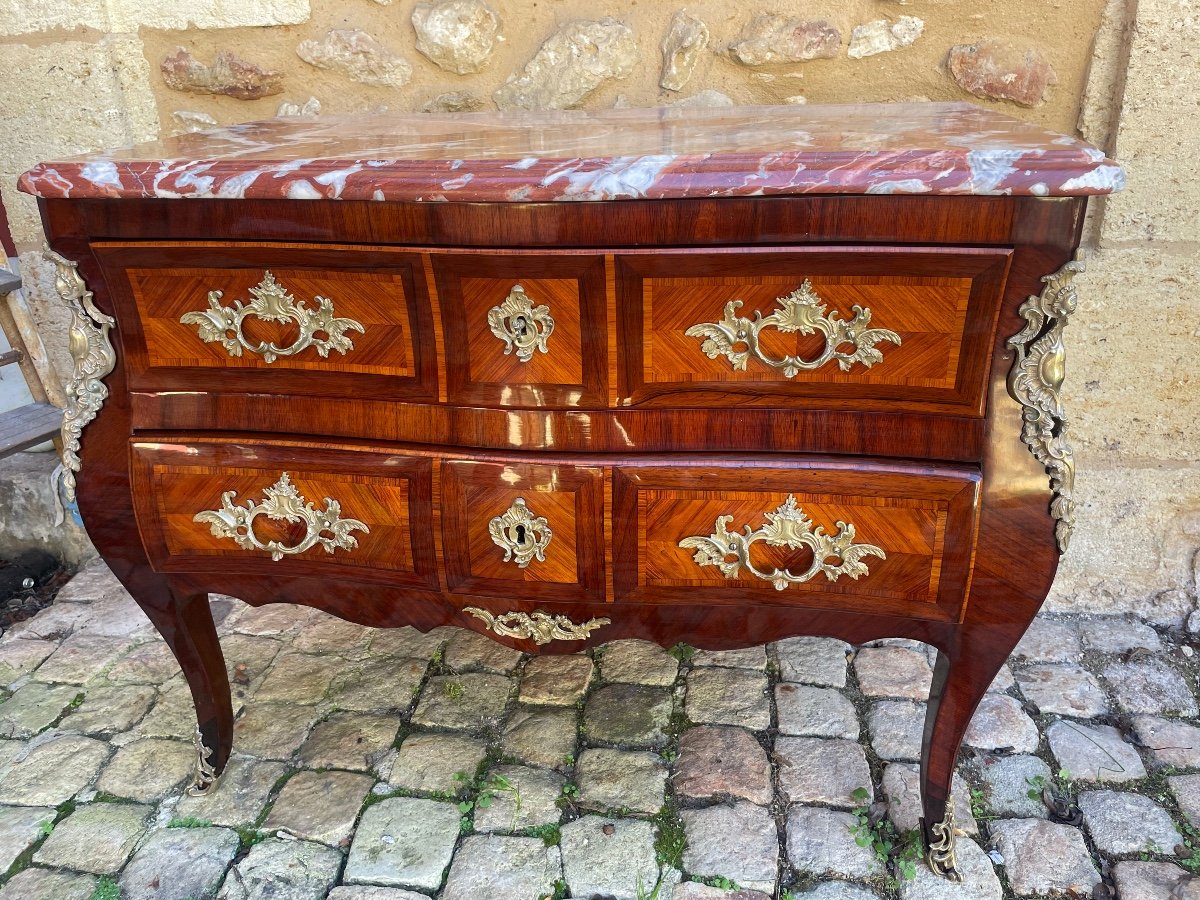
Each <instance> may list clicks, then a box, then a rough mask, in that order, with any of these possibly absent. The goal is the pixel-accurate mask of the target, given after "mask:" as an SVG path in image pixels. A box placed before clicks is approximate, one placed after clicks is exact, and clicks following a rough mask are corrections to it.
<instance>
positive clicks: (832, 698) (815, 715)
mask: <svg viewBox="0 0 1200 900" xmlns="http://www.w3.org/2000/svg"><path fill="white" fill-rule="evenodd" d="M775 709H776V710H777V712H778V715H779V731H780V733H782V734H795V735H808V736H811V737H835V738H849V739H850V740H855V741H856V740H858V731H859V728H858V713H857V712H856V711H855V709H854V704H853V703H851V702H850V701H849V700H848V699H846V696H845V695H844V694H842V693H841V692H840V691H837V690H834V689H833V688H820V687H811V686H809V685H805V684H791V683H788V682H783V683H781V684H777V685H775Z"/></svg>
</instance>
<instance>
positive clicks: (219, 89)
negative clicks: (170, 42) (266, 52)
mask: <svg viewBox="0 0 1200 900" xmlns="http://www.w3.org/2000/svg"><path fill="white" fill-rule="evenodd" d="M158 68H159V71H160V72H162V77H163V82H164V83H165V84H166V85H167V87H169V88H171V90H174V91H185V92H187V93H189V94H222V95H224V96H226V97H234V98H235V99H238V100H258V99H260V98H262V97H271V96H273V95H275V94H280V93H283V74H282V73H281V72H276V71H274V70H272V69H264V68H263V67H262V66H260V65H258V64H257V63H253V62H250V61H249V60H247V59H243V58H242V57H241V56H239V55H238V54H236V53H234V52H233V51H232V50H222V51H220V52H219V53H218V54H217V55H216V57H215V58H214V59H213V61H212V63H211V64H209V63H205V62H201V61H200V60H198V59H196V57H194V56H192V54H191V51H189V50H188V49H187V48H185V47H179V48H178V49H177V50H176V51H175V52H174V53H171V54H170V55H168V56H166V57H164V58H163V61H162V62H161V63H159V66H158Z"/></svg>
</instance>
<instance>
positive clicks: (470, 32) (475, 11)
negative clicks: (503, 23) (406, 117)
mask: <svg viewBox="0 0 1200 900" xmlns="http://www.w3.org/2000/svg"><path fill="white" fill-rule="evenodd" d="M412 24H413V29H414V30H415V31H416V32H417V50H419V51H420V52H421V53H423V54H424V55H425V56H426V57H428V58H429V60H430V61H431V62H432V63H434V64H435V65H436V66H438V67H439V68H442V69H445V70H446V71H447V72H456V73H457V74H459V75H467V74H469V73H471V72H478V71H480V70H481V69H482V68H483V67H484V66H485V65H486V64H487V61H488V58H489V57H491V55H492V51H493V50H494V49H495V47H496V43H497V41H502V40H504V37H503V35H502V34H501V33H500V17H499V16H498V15H496V11H495V10H494V9H492V7H490V6H489V5H488V4H487V3H485V2H484V0H443V2H441V3H421V4H418V5H417V7H416V8H415V9H414V10H413V14H412Z"/></svg>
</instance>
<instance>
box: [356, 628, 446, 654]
mask: <svg viewBox="0 0 1200 900" xmlns="http://www.w3.org/2000/svg"><path fill="white" fill-rule="evenodd" d="M461 630H462V629H459V628H451V627H448V626H442V627H439V628H431V629H430V630H429V631H426V632H421V631H417V629H415V628H413V627H412V626H411V625H405V626H404V627H403V628H382V629H379V630H377V631H375V632H374V634H373V635H372V637H371V641H370V644H369V652H370V654H371V655H372V656H392V657H397V658H401V659H419V660H424V661H425V662H428V661H429V660H431V659H432V658H433V657H434V656H437V655H438V653H439V652H441V651H443V650H444V648H445V646H446V642H447V641H449V640H450V638H451V637H453V635H454V633H455V632H457V631H461Z"/></svg>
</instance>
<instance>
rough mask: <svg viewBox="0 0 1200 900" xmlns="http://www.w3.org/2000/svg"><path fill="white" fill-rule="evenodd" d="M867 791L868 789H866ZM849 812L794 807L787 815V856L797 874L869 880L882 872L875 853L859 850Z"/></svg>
mask: <svg viewBox="0 0 1200 900" xmlns="http://www.w3.org/2000/svg"><path fill="white" fill-rule="evenodd" d="M868 790H870V788H869V787H868ZM855 823H856V820H855V818H854V816H852V815H851V814H850V813H848V812H840V811H838V810H834V809H824V808H822V807H819V806H793V807H792V808H791V810H789V812H788V821H787V855H788V859H789V860H791V863H792V865H793V866H795V867H796V869H797V870H799V871H800V872H811V873H813V874H814V875H818V876H820V875H837V876H841V877H844V878H870V877H872V876H874V875H879V874H880V873H882V871H883V867H882V866H881V865H880V862H879V860H878V859H877V858H876V857H875V853H874V851H872V850H871V849H870V848H869V847H860V846H858V844H856V843H855V841H854V833H853V832H852V831H851V830H850V829H851V828H852V827H853V826H854V825H855Z"/></svg>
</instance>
